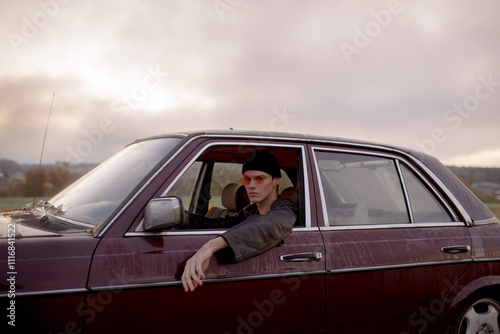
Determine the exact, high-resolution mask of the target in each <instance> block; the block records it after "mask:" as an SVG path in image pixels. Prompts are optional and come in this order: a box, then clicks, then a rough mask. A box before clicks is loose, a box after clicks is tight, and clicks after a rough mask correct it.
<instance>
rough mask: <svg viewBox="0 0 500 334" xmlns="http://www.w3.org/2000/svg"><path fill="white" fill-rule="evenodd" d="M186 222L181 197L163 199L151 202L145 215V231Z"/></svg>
mask: <svg viewBox="0 0 500 334" xmlns="http://www.w3.org/2000/svg"><path fill="white" fill-rule="evenodd" d="M183 222H184V209H183V207H182V200H181V199H180V198H179V197H162V198H155V199H152V200H151V201H149V203H148V205H147V206H146V212H145V214H144V229H145V230H146V231H149V230H159V229H164V228H170V227H175V226H178V225H181V224H182V223H183Z"/></svg>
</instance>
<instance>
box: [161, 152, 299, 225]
mask: <svg viewBox="0 0 500 334" xmlns="http://www.w3.org/2000/svg"><path fill="white" fill-rule="evenodd" d="M255 150H265V151H268V152H270V153H271V154H273V155H274V156H276V158H277V159H278V162H279V164H280V167H281V181H280V186H279V188H278V194H280V195H281V194H283V196H285V197H287V198H290V199H292V200H294V201H295V202H297V201H298V198H300V197H301V196H299V194H298V193H299V191H300V190H299V189H302V182H303V177H302V172H301V168H300V167H299V166H300V165H301V164H299V161H301V160H300V159H301V154H300V150H299V149H296V148H282V147H255V146H252V147H248V148H246V147H244V146H242V145H238V146H236V145H228V146H223V145H221V146H212V147H209V148H207V149H206V150H205V151H203V152H202V153H201V154H200V155H199V156H198V157H197V158H196V160H195V161H193V162H192V163H191V164H190V166H188V168H187V169H185V171H184V172H183V174H182V175H181V176H180V177H179V178H178V179H177V181H176V182H175V184H173V185H172V186H171V187H170V189H169V190H168V191H167V192H166V194H165V196H177V197H180V198H181V199H182V202H183V207H184V210H187V211H189V212H190V213H195V214H198V215H203V216H206V217H210V218H216V217H224V216H226V215H233V214H236V213H237V212H239V211H240V210H241V209H243V208H244V207H246V206H247V205H249V204H250V202H249V201H248V198H247V197H246V190H245V187H244V185H243V183H242V182H241V178H242V176H243V175H242V173H241V170H242V166H243V163H244V162H245V160H246V159H247V158H248V157H249V156H250V155H251V153H253V152H254V151H255ZM297 204H298V203H297ZM298 206H299V208H300V205H298ZM299 210H300V209H299ZM300 220H301V221H302V219H300ZM300 224H301V222H298V223H297V225H300Z"/></svg>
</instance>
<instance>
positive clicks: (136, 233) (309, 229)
mask: <svg viewBox="0 0 500 334" xmlns="http://www.w3.org/2000/svg"><path fill="white" fill-rule="evenodd" d="M139 226H141V224H139V225H138V226H137V227H139ZM318 230H319V228H318V227H294V228H293V230H292V232H296V233H297V232H316V231H318ZM225 232H227V230H171V231H158V232H150V231H137V230H136V231H132V232H127V233H125V236H126V237H158V236H167V235H211V234H213V235H221V234H223V233H225Z"/></svg>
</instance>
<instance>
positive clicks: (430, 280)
mask: <svg viewBox="0 0 500 334" xmlns="http://www.w3.org/2000/svg"><path fill="white" fill-rule="evenodd" d="M312 154H313V156H314V159H315V164H316V172H317V176H318V184H317V188H316V191H317V192H318V193H319V195H320V198H321V205H319V206H318V208H319V213H318V215H319V216H320V218H319V219H320V220H321V221H322V223H321V231H322V234H323V237H324V240H325V247H326V269H327V272H328V274H327V296H328V297H327V300H328V306H327V318H328V319H327V323H328V324H327V325H328V329H329V331H330V332H332V333H420V332H424V331H426V330H429V329H430V328H432V327H434V325H435V324H436V323H435V322H436V321H437V319H438V317H439V316H440V315H441V314H442V313H443V312H444V311H445V309H446V307H449V306H450V305H449V303H450V302H451V299H450V298H449V294H450V291H451V289H452V287H453V285H454V284H455V282H456V281H457V280H458V279H459V278H460V277H461V275H463V274H464V272H465V271H466V270H467V268H468V267H469V265H470V261H471V259H470V238H469V233H468V231H467V227H466V225H465V223H463V222H461V221H459V218H458V217H457V216H456V215H455V214H454V213H453V211H452V210H451V209H450V207H449V206H448V204H447V202H446V200H444V198H443V196H442V195H441V194H440V192H439V191H438V190H437V189H435V187H434V186H433V185H432V184H431V183H430V182H427V181H426V179H425V178H424V177H423V175H422V174H421V173H420V172H419V171H418V169H417V168H415V167H414V166H413V165H412V164H411V163H410V162H409V161H407V160H406V159H403V158H401V157H399V156H396V155H394V154H393V153H391V152H383V151H377V152H370V151H368V150H361V149H357V148H353V149H335V148H331V147H326V146H315V147H312Z"/></svg>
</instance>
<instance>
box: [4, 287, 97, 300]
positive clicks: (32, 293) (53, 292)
mask: <svg viewBox="0 0 500 334" xmlns="http://www.w3.org/2000/svg"><path fill="white" fill-rule="evenodd" d="M87 292H89V290H87V289H85V288H78V289H61V290H45V291H16V297H24V296H36V297H40V296H42V297H43V296H53V295H67V294H78V293H87ZM7 296H8V293H4V294H0V298H4V297H7Z"/></svg>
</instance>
